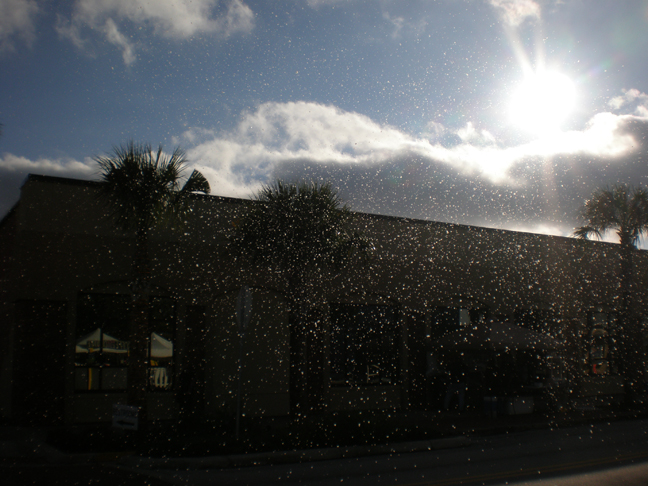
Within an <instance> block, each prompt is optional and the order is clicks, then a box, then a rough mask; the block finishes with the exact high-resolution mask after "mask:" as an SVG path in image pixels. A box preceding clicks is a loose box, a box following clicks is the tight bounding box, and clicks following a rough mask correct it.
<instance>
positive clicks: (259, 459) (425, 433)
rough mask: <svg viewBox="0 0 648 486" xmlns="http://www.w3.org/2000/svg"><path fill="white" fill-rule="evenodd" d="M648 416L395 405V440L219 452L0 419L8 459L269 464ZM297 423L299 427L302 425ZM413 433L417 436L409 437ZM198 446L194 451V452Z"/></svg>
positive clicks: (184, 465)
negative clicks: (68, 440) (138, 443)
mask: <svg viewBox="0 0 648 486" xmlns="http://www.w3.org/2000/svg"><path fill="white" fill-rule="evenodd" d="M645 415H646V414H645V413H644V412H643V411H642V410H634V411H633V410H626V411H622V412H619V411H611V410H597V409H591V410H569V411H564V412H558V413H554V414H539V413H534V414H526V415H512V416H498V417H495V418H490V417H485V416H483V415H482V414H480V413H477V412H462V413H457V412H444V413H439V412H425V411H410V412H391V413H390V414H389V420H390V425H391V426H395V430H396V431H401V432H403V431H404V432H405V433H401V434H400V436H399V437H398V438H397V439H396V440H393V441H392V440H388V441H382V442H376V443H367V444H365V443H360V444H357V445H354V444H345V445H336V446H327V447H312V448H300V447H296V448H291V447H283V448H279V447H276V448H274V450H273V449H270V450H263V451H259V452H255V451H250V452H241V451H236V450H233V451H232V452H231V453H229V452H228V451H227V450H226V447H225V448H220V449H219V450H218V451H217V452H214V453H211V452H210V447H211V446H210V445H209V444H210V440H213V437H212V436H211V435H210V432H209V430H205V431H203V433H200V431H193V432H192V433H189V434H186V435H182V436H181V437H182V442H181V443H177V442H176V443H173V444H172V445H171V446H169V447H168V448H167V449H166V450H165V449H164V448H163V447H162V445H160V444H159V443H157V442H165V441H167V440H168V441H169V443H171V441H173V440H176V439H177V438H176V439H174V438H172V437H171V435H169V436H167V435H164V431H165V430H166V431H169V430H176V429H177V427H176V428H173V429H168V428H166V429H165V428H161V429H159V430H157V431H156V432H155V438H156V444H155V445H156V447H157V448H144V449H147V450H146V451H145V452H142V451H140V452H135V450H134V448H129V447H128V446H127V445H126V444H124V443H122V444H121V446H120V447H115V448H114V449H113V450H106V447H109V446H110V444H105V443H102V444H101V445H102V447H94V448H93V447H91V446H89V447H87V448H85V449H84V448H83V444H80V445H79V447H78V448H77V450H72V451H71V450H65V449H66V447H62V448H60V447H59V448H57V447H54V446H53V445H52V444H53V443H54V444H56V443H57V441H56V440H53V437H56V435H57V434H62V433H66V432H65V431H70V430H72V432H69V433H70V434H72V437H74V435H73V433H85V434H89V435H91V436H92V435H93V434H96V433H98V432H97V431H98V430H101V431H102V433H105V434H115V433H116V432H115V431H111V430H110V429H109V428H106V426H102V428H101V429H98V428H97V426H70V427H63V426H62V427H55V428H52V427H50V428H25V427H18V426H9V425H5V426H0V463H15V464H24V463H56V464H62V463H70V464H79V463H100V462H117V463H119V464H123V465H127V466H131V467H137V468H144V469H163V468H172V469H203V468H227V467H246V466H254V465H261V464H279V463H296V462H308V461H317V460H326V459H340V458H347V457H360V456H367V455H378V454H397V453H407V452H414V451H425V450H438V449H447V448H456V447H464V446H467V445H470V443H471V437H478V436H483V435H495V434H501V433H506V432H517V431H523V430H531V429H541V428H552V427H558V428H562V427H569V426H573V425H579V424H583V423H594V422H599V421H610V420H630V419H634V418H639V417H643V416H645ZM376 417H379V418H380V415H379V414H372V416H371V419H373V420H374V421H375V420H376ZM360 425H361V424H359V425H358V427H360ZM260 426H262V427H264V428H265V430H266V432H267V433H269V434H270V435H273V433H274V431H273V429H272V427H276V428H277V429H276V430H280V428H283V431H284V432H285V431H286V430H287V429H286V427H293V426H294V424H291V423H289V422H287V421H285V420H284V421H274V420H273V421H269V422H268V423H262V424H260ZM302 426H303V425H302ZM370 426H371V424H368V425H367V427H370ZM378 426H379V427H380V426H383V427H384V426H385V423H381V424H379V425H378ZM296 430H299V429H298V428H297V429H296ZM419 431H420V434H419V435H420V436H421V437H424V438H420V439H417V438H416V437H417V434H416V433H415V432H419ZM245 432H246V433H248V434H251V435H250V437H252V440H255V438H256V437H258V436H255V435H253V434H255V433H257V432H258V430H256V429H254V428H252V427H251V428H250V430H247V431H245ZM289 434H290V432H289V433H288V435H289ZM242 436H244V434H242ZM403 437H405V439H403ZM407 437H409V438H410V439H407ZM98 440H99V439H98ZM59 442H60V441H59ZM99 442H100V440H99ZM359 442H361V441H359ZM149 445H151V444H149ZM67 449H69V447H67ZM79 449H81V450H79ZM284 449H285V450H284ZM174 451H175V452H176V453H174ZM183 451H184V452H186V453H189V455H186V454H185V453H182V452H183ZM192 451H194V452H193V453H192ZM165 452H166V453H165ZM169 452H171V453H169ZM177 452H181V453H177Z"/></svg>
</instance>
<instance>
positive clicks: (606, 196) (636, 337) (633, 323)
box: [574, 184, 648, 395]
mask: <svg viewBox="0 0 648 486" xmlns="http://www.w3.org/2000/svg"><path fill="white" fill-rule="evenodd" d="M580 216H581V219H582V220H583V221H584V222H585V224H584V225H583V226H581V227H579V228H577V229H576V231H575V232H574V235H575V236H577V237H579V238H584V239H586V238H590V237H595V238H597V239H601V238H602V237H603V235H604V234H605V233H606V232H608V231H615V232H616V234H617V236H618V237H619V243H620V245H621V274H620V288H621V303H620V307H619V311H620V312H619V313H620V321H621V322H620V323H621V331H622V334H621V336H620V338H621V340H622V346H621V352H622V353H623V355H624V356H623V358H624V359H623V360H622V363H621V365H622V366H623V374H624V375H625V378H626V380H627V385H628V390H629V394H632V395H636V394H637V393H640V390H641V386H642V383H643V361H644V356H643V354H644V353H643V338H642V335H641V323H640V320H639V318H638V316H637V315H636V313H635V312H634V308H633V306H632V301H631V300H632V296H633V287H634V278H633V256H634V252H635V251H636V249H637V245H638V243H639V240H640V238H641V237H642V236H644V235H645V234H646V232H648V191H646V190H645V189H643V188H632V187H629V186H627V185H624V184H619V185H616V186H614V187H612V188H605V189H599V190H597V191H595V192H594V193H593V194H592V197H591V198H590V200H589V201H587V202H586V203H585V204H584V206H583V207H582V209H581V215H580Z"/></svg>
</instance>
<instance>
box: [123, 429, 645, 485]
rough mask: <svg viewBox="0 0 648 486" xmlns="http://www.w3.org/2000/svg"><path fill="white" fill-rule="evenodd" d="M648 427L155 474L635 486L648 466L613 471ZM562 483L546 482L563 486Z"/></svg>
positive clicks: (202, 479) (258, 480)
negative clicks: (596, 476)
mask: <svg viewBox="0 0 648 486" xmlns="http://www.w3.org/2000/svg"><path fill="white" fill-rule="evenodd" d="M647 427H648V421H646V420H641V421H639V420H637V421H624V422H612V423H604V424H595V425H592V426H580V427H575V428H568V429H562V430H557V429H554V430H538V431H527V432H520V433H509V434H503V435H498V436H491V437H477V438H473V440H472V444H471V445H470V446H468V447H464V448H461V449H447V450H439V451H431V452H416V453H410V454H399V455H383V456H373V457H361V458H354V459H344V460H335V461H321V462H311V463H304V464H291V465H272V466H258V467H251V468H238V469H224V470H192V471H188V470H184V471H175V470H168V471H166V470H158V471H150V475H151V477H152V478H155V479H159V480H163V481H168V482H169V483H171V484H177V485H192V486H201V485H212V484H218V485H267V484H278V483H281V484H307V485H317V486H320V485H321V486H323V485H332V484H345V485H347V484H351V485H375V484H400V485H403V484H404V485H409V486H415V485H416V486H423V485H430V486H433V485H436V486H441V485H452V484H463V485H476V484H488V485H495V484H523V483H524V482H525V481H526V482H528V481H532V480H535V479H547V478H558V477H561V478H562V477H566V476H569V475H574V474H583V473H590V472H592V471H603V470H608V474H607V476H605V475H603V476H601V478H603V479H605V480H608V481H611V482H609V483H599V484H612V483H614V484H624V483H623V482H622V481H621V480H620V479H619V477H618V476H619V474H622V475H623V474H625V475H628V474H630V475H634V477H636V476H637V475H639V477H641V478H642V480H643V481H644V482H640V483H627V484H647V483H648V467H647V468H640V469H637V468H630V469H628V468H624V469H621V470H619V472H617V473H615V474H614V475H610V474H609V470H610V469H615V468H619V467H620V466H624V465H628V464H639V463H642V462H644V461H646V460H648V443H647V441H646V429H647ZM122 471H125V469H122ZM139 472H142V471H141V470H140V471H139ZM612 477H613V478H614V479H611V478H612ZM606 478H607V479H606ZM590 479H591V478H590ZM603 479H602V480H603ZM592 480H593V479H592ZM555 481H556V480H555V479H552V481H550V482H545V483H541V484H558V483H556V482H555ZM561 481H563V480H562V479H561ZM574 481H577V479H574ZM560 484H569V483H566V482H561V483H560ZM573 484H583V483H577V482H574V483H573ZM590 484H592V483H590Z"/></svg>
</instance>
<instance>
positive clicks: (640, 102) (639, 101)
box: [608, 89, 648, 118]
mask: <svg viewBox="0 0 648 486" xmlns="http://www.w3.org/2000/svg"><path fill="white" fill-rule="evenodd" d="M608 105H609V106H610V107H611V108H613V109H615V110H621V109H622V108H625V110H624V111H625V112H626V113H634V114H635V115H637V116H640V117H642V118H648V95H647V94H645V93H642V92H641V91H639V90H638V89H624V90H623V94H622V95H620V96H616V97H614V98H612V99H611V100H610V101H609V102H608Z"/></svg>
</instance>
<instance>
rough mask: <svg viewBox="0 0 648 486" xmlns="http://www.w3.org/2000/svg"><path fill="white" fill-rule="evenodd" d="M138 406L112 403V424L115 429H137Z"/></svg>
mask: <svg viewBox="0 0 648 486" xmlns="http://www.w3.org/2000/svg"><path fill="white" fill-rule="evenodd" d="M138 415H139V407H133V406H131V405H119V404H114V405H113V417H112V426H113V427H115V428H117V429H124V430H137V425H138Z"/></svg>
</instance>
